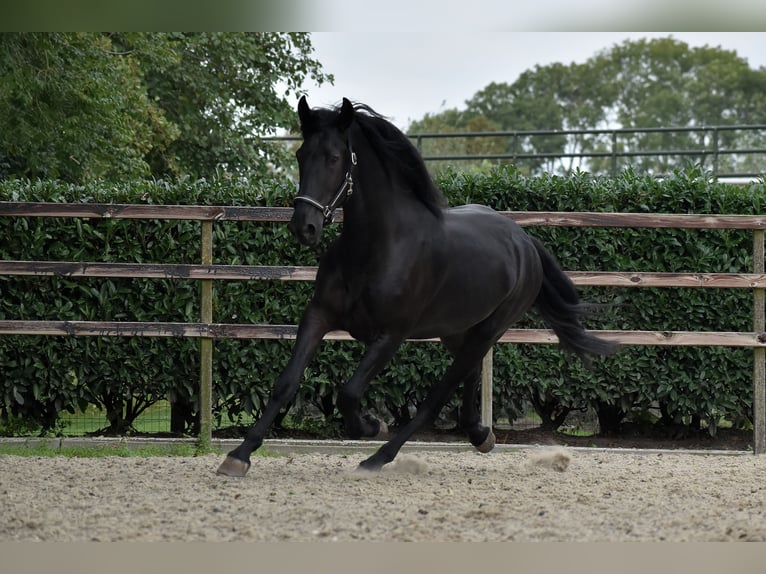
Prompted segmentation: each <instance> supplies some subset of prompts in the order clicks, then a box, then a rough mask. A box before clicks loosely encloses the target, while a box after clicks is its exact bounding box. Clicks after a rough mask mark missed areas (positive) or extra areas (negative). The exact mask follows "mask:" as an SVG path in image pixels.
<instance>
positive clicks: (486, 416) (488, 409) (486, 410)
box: [481, 348, 492, 428]
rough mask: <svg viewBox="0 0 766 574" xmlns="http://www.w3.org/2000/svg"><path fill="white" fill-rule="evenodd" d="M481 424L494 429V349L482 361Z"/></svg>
mask: <svg viewBox="0 0 766 574" xmlns="http://www.w3.org/2000/svg"><path fill="white" fill-rule="evenodd" d="M481 424H483V425H484V426H485V427H489V428H492V348H490V349H489V351H487V354H486V355H484V359H482V361H481Z"/></svg>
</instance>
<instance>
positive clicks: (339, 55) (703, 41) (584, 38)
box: [296, 31, 766, 129]
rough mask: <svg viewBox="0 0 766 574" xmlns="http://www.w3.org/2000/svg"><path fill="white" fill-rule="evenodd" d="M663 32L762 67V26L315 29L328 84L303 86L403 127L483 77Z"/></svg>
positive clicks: (314, 96)
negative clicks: (620, 29)
mask: <svg viewBox="0 0 766 574" xmlns="http://www.w3.org/2000/svg"><path fill="white" fill-rule="evenodd" d="M667 36H673V37H674V38H676V39H677V40H681V41H683V42H686V43H687V44H689V45H690V46H692V47H694V46H704V45H708V46H712V47H719V46H720V47H721V48H723V49H726V50H734V51H736V52H737V54H738V55H739V56H741V57H743V58H745V59H746V60H747V61H748V63H749V64H750V67H751V68H754V69H758V68H761V67H766V33H763V32H491V31H481V32H476V33H471V32H467V33H465V32H444V31H441V32H433V31H423V32H399V33H391V32H387V33H383V32H363V33H353V32H322V33H316V32H314V33H312V34H311V40H312V45H313V46H314V57H315V58H316V59H317V60H319V61H320V62H321V63H322V67H323V69H324V70H325V72H327V73H331V74H333V75H334V76H335V84H334V85H333V86H330V85H324V86H322V87H317V86H316V85H315V84H313V83H312V82H309V83H307V84H306V85H305V86H304V89H305V90H306V91H307V92H308V98H309V104H310V105H311V106H312V107H316V106H329V105H334V104H336V103H338V102H339V101H340V100H341V98H343V97H347V98H349V99H351V100H355V101H358V102H363V103H365V104H368V105H369V106H371V107H372V108H374V109H375V110H376V111H377V112H379V113H381V114H383V115H385V116H387V117H389V118H390V119H391V120H392V121H393V123H395V124H396V125H397V126H399V127H400V128H402V129H405V128H406V127H407V125H408V124H409V123H410V122H411V121H412V120H418V119H421V118H422V117H423V116H424V115H425V114H426V113H438V112H439V111H441V110H443V109H449V108H463V107H465V101H466V100H468V99H470V98H471V97H472V96H473V95H474V94H475V93H476V92H478V91H479V90H481V89H482V88H484V87H485V86H487V84H489V83H490V82H506V83H509V84H511V83H513V82H514V81H515V80H516V78H518V77H519V75H520V74H521V73H522V72H524V71H525V70H528V69H530V68H533V67H534V66H535V65H538V64H539V65H546V64H550V63H553V62H561V63H563V64H567V65H568V64H570V63H572V62H584V61H585V60H587V59H588V58H590V57H591V56H593V55H595V54H596V53H597V52H599V51H601V50H604V49H608V48H610V47H611V46H613V45H615V44H620V43H622V42H623V41H624V40H626V39H628V38H631V39H638V38H646V37H667ZM296 103H297V102H296Z"/></svg>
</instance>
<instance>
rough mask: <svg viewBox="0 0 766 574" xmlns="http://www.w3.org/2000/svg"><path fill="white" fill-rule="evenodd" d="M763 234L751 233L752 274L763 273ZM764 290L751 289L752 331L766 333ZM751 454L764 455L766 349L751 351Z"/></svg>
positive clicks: (765, 436)
mask: <svg viewBox="0 0 766 574" xmlns="http://www.w3.org/2000/svg"><path fill="white" fill-rule="evenodd" d="M763 235H764V232H763V230H762V229H757V230H755V231H754V232H753V272H754V273H764V242H763ZM765 292H766V289H763V288H755V289H753V330H754V331H755V332H756V334H758V333H763V332H764V331H766V317H764V293H765ZM753 452H754V453H755V454H766V349H764V348H763V347H756V348H755V349H753Z"/></svg>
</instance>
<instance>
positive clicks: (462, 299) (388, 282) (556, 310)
mask: <svg viewBox="0 0 766 574" xmlns="http://www.w3.org/2000/svg"><path fill="white" fill-rule="evenodd" d="M298 115H299V118H300V124H301V131H302V135H303V143H302V145H301V147H300V149H299V150H298V152H297V154H296V155H297V159H298V166H299V170H300V186H299V190H298V196H297V197H296V198H295V210H294V213H293V216H292V220H291V221H290V230H291V231H292V233H293V234H294V235H295V236H296V237H297V238H298V240H299V241H301V242H302V243H304V244H306V245H311V246H315V245H316V244H317V243H318V242H319V240H320V236H321V234H322V228H323V226H324V225H326V224H327V223H328V222H330V221H332V217H333V212H334V211H335V210H336V209H337V208H339V207H341V206H343V229H342V232H341V234H340V236H339V238H338V239H337V240H336V241H334V242H333V243H332V244H331V245H330V247H329V248H328V249H327V251H326V252H325V253H324V255H323V256H322V259H321V262H320V265H319V270H318V273H317V278H316V283H315V290H314V295H313V297H312V299H311V301H310V302H309V304H308V306H307V307H306V309H305V311H304V313H303V317H302V318H301V321H300V325H299V328H298V337H297V340H296V342H295V347H294V348H293V352H292V356H291V358H290V361H289V363H288V364H287V367H286V368H285V370H284V371H283V372H282V374H281V375H280V377H279V379H278V380H277V382H276V385H275V387H274V390H273V392H272V395H271V397H270V400H269V402H268V404H267V406H266V408H265V410H264V412H263V416H262V417H261V419H260V420H259V421H258V422H257V423H256V424H255V425H254V426H253V427H252V428H251V429H250V430H249V431H248V433H247V436H246V438H245V440H244V441H243V442H242V444H240V445H239V446H238V447H237V448H236V449H234V450H232V451H231V452H230V453H229V454H228V456H227V457H226V459H225V460H224V462H223V463H222V464H221V466H220V467H219V468H218V473H220V474H225V475H229V476H244V475H245V473H246V472H247V470H248V469H249V467H250V454H251V453H252V452H253V451H254V450H255V449H257V448H258V447H259V446H261V443H262V442H263V438H264V435H265V434H266V432H267V430H268V428H269V427H270V426H271V424H272V423H273V422H274V419H275V417H276V416H277V414H278V413H279V411H280V410H281V409H282V408H283V407H284V406H285V405H286V404H287V403H288V402H289V401H291V400H292V398H293V397H294V395H295V393H296V391H297V390H298V386H299V383H300V379H301V376H302V374H303V371H304V369H305V368H306V366H307V365H308V363H309V361H310V360H311V359H312V357H313V356H314V353H315V351H316V350H317V347H318V346H319V343H320V342H321V341H322V338H323V337H324V335H325V334H326V333H327V332H329V331H331V330H346V331H348V332H349V333H351V335H352V336H353V337H354V338H355V339H357V340H359V341H362V342H363V343H365V345H366V350H365V353H364V356H363V358H362V360H361V362H360V363H359V365H358V367H357V369H356V372H355V373H354V374H353V376H352V377H351V378H350V379H349V380H348V382H346V383H345V385H343V386H342V388H341V389H340V390H339V392H338V399H337V407H338V410H339V411H340V413H341V414H342V416H343V420H344V423H345V428H346V432H347V433H348V435H349V437H350V438H354V439H358V438H361V437H375V436H377V435H378V433H379V432H380V430H381V423H380V422H379V421H378V420H377V419H376V418H374V417H373V416H371V415H369V414H365V415H362V414H361V413H360V409H359V407H360V401H361V397H362V394H363V393H364V391H365V388H366V387H367V385H368V383H369V382H370V380H371V379H372V378H373V377H374V376H375V375H376V374H377V373H378V372H379V371H381V369H383V367H384V366H385V365H386V363H388V361H389V360H390V359H391V358H392V357H393V355H394V353H395V352H396V350H397V349H398V348H399V346H400V345H401V344H402V342H403V341H404V340H405V339H421V338H432V337H438V338H440V339H441V340H442V341H443V342H444V344H445V345H446V347H447V349H448V350H449V351H450V353H451V354H452V356H453V357H454V360H453V362H452V364H451V365H449V367H448V368H447V370H446V372H445V374H444V376H443V377H442V379H441V381H438V382H435V384H434V385H433V386H432V387H431V389H430V391H429V393H428V395H427V397H426V399H425V400H424V401H423V403H422V404H421V405H420V406H419V408H418V412H417V414H416V415H415V417H414V418H413V419H412V421H411V422H409V423H408V424H407V425H405V426H403V427H402V428H400V429H399V430H398V432H397V433H396V434H395V436H394V437H393V438H392V439H391V440H389V441H388V442H387V443H385V444H384V445H383V446H382V447H380V449H378V451H377V452H376V453H375V454H373V455H372V456H371V457H369V458H368V459H367V460H365V461H364V462H362V463H361V465H360V467H361V468H365V469H370V470H378V469H380V468H381V467H382V466H383V465H384V464H386V463H388V462H391V461H392V460H393V459H394V457H395V456H396V454H397V453H398V452H399V449H400V448H401V447H402V445H403V444H404V443H405V442H406V441H407V440H408V439H409V438H410V437H411V436H412V435H413V434H414V433H415V432H416V431H417V430H418V429H420V428H421V427H423V426H424V425H426V424H428V423H431V422H432V421H433V420H434V419H435V417H436V416H437V415H438V413H439V411H440V410H441V408H442V407H443V406H444V404H445V403H446V402H447V401H448V400H449V398H450V397H451V396H452V395H453V393H454V392H455V391H456V389H457V388H458V387H459V386H460V385H461V383H462V385H463V409H462V415H461V421H460V422H461V426H462V428H464V429H465V431H466V432H467V434H468V438H469V440H470V441H471V444H473V445H474V446H475V447H476V448H477V449H478V450H480V451H482V452H488V451H489V450H491V449H492V447H493V446H494V444H495V437H494V434H493V433H492V430H491V429H490V428H487V427H485V426H482V425H481V424H480V418H479V413H478V409H477V405H476V402H477V401H476V397H477V392H478V388H479V380H480V374H481V363H482V358H483V357H484V355H485V354H486V353H487V351H489V349H490V348H491V347H492V345H493V344H494V343H495V342H496V341H497V340H498V339H499V338H500V336H501V335H502V334H503V333H504V332H505V331H506V329H508V327H509V326H510V325H511V324H513V323H514V322H515V321H517V320H518V319H519V318H520V317H521V316H522V315H524V313H526V312H527V311H528V310H529V309H530V308H531V307H533V306H536V307H537V309H538V311H539V313H540V314H541V315H542V317H543V318H544V319H545V320H546V322H547V323H548V324H550V326H551V327H552V328H553V330H554V332H555V333H556V335H557V336H558V338H559V342H560V346H561V347H562V348H563V349H565V350H568V351H572V352H574V353H576V354H578V355H580V356H583V357H584V356H586V355H589V354H592V355H607V354H610V353H612V352H614V351H615V350H616V348H617V345H616V344H615V343H612V342H609V341H605V340H602V339H599V338H598V337H596V336H594V335H592V334H590V333H588V332H586V331H585V329H584V328H583V326H582V325H581V323H580V318H581V317H582V316H583V315H584V314H586V313H587V312H588V311H589V310H590V308H591V306H590V305H588V304H586V303H582V302H580V300H579V298H578V295H577V291H576V289H575V287H574V285H573V284H572V282H571V281H570V280H569V278H568V277H567V276H566V275H565V274H564V272H563V271H562V270H561V269H560V267H559V265H558V263H557V262H556V260H555V259H554V258H553V257H552V256H551V255H550V254H549V253H548V251H547V250H546V249H545V248H544V247H543V245H542V244H541V243H540V242H539V241H538V240H536V239H534V238H532V237H530V236H529V235H527V234H526V233H525V232H524V231H523V230H522V229H521V227H519V226H518V225H517V224H516V223H515V222H513V221H512V220H511V219H509V218H507V217H505V216H503V215H500V214H498V213H497V212H496V211H494V210H492V209H490V208H489V207H485V206H481V205H466V206H461V207H455V208H451V209H447V208H446V207H445V203H446V202H445V199H444V196H443V195H442V193H441V191H439V189H438V188H437V187H436V186H435V185H434V183H433V181H432V179H431V177H430V176H429V174H428V172H427V170H426V167H425V165H424V163H423V160H422V158H421V157H420V154H419V153H418V151H417V150H416V149H415V147H414V146H413V145H412V144H411V142H410V141H409V139H408V138H407V137H406V136H405V135H404V134H403V133H402V132H401V131H399V130H398V129H397V128H396V127H395V126H393V125H392V124H391V123H389V122H388V121H386V120H385V119H384V118H383V117H382V116H380V115H379V114H377V113H375V112H374V111H373V110H372V109H370V108H369V107H368V106H365V105H363V104H352V103H351V102H350V101H349V100H347V99H344V100H343V103H342V105H341V106H339V107H337V108H335V109H313V110H312V109H310V108H309V106H308V104H307V103H306V99H305V97H304V98H301V100H300V102H299V103H298Z"/></svg>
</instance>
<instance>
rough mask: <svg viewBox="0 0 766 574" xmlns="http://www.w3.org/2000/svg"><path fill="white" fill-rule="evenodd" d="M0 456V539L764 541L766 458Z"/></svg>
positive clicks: (559, 453) (549, 452)
mask: <svg viewBox="0 0 766 574" xmlns="http://www.w3.org/2000/svg"><path fill="white" fill-rule="evenodd" d="M364 458H365V455H364V454H363V453H359V454H345V455H344V454H315V453H308V454H294V455H283V456H279V457H254V459H253V466H252V468H251V469H250V472H249V474H248V475H247V476H246V477H245V478H240V479H233V478H226V477H222V476H218V475H216V474H215V470H216V468H217V466H218V464H219V463H220V461H221V460H222V456H219V455H205V456H200V457H189V458H183V457H157V458H154V457H150V458H120V457H107V458H93V459H87V458H64V457H54V458H38V457H19V456H0V541H15V540H23V541H37V540H41V541H62V542H65V541H354V540H366V541H665V540H666V541H716V540H720V541H744V540H757V541H766V456H753V455H746V454H740V455H728V456H727V455H720V454H709V455H698V454H684V453H669V452H668V453H660V454H658V453H656V452H654V453H634V452H632V453H625V452H613V451H609V452H603V451H587V450H562V449H561V448H543V447H541V448H538V449H524V450H502V451H498V450H496V451H494V452H492V453H490V454H488V455H480V454H478V453H476V452H473V451H468V450H466V451H465V452H428V451H423V452H417V451H412V452H407V453H402V454H400V455H399V457H398V458H397V460H396V461H395V462H394V463H392V464H390V465H388V466H386V467H385V468H384V470H383V471H381V472H380V473H377V474H366V473H365V474H362V473H359V472H357V471H356V466H357V465H358V463H359V462H361V461H362V460H363V459H364Z"/></svg>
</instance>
